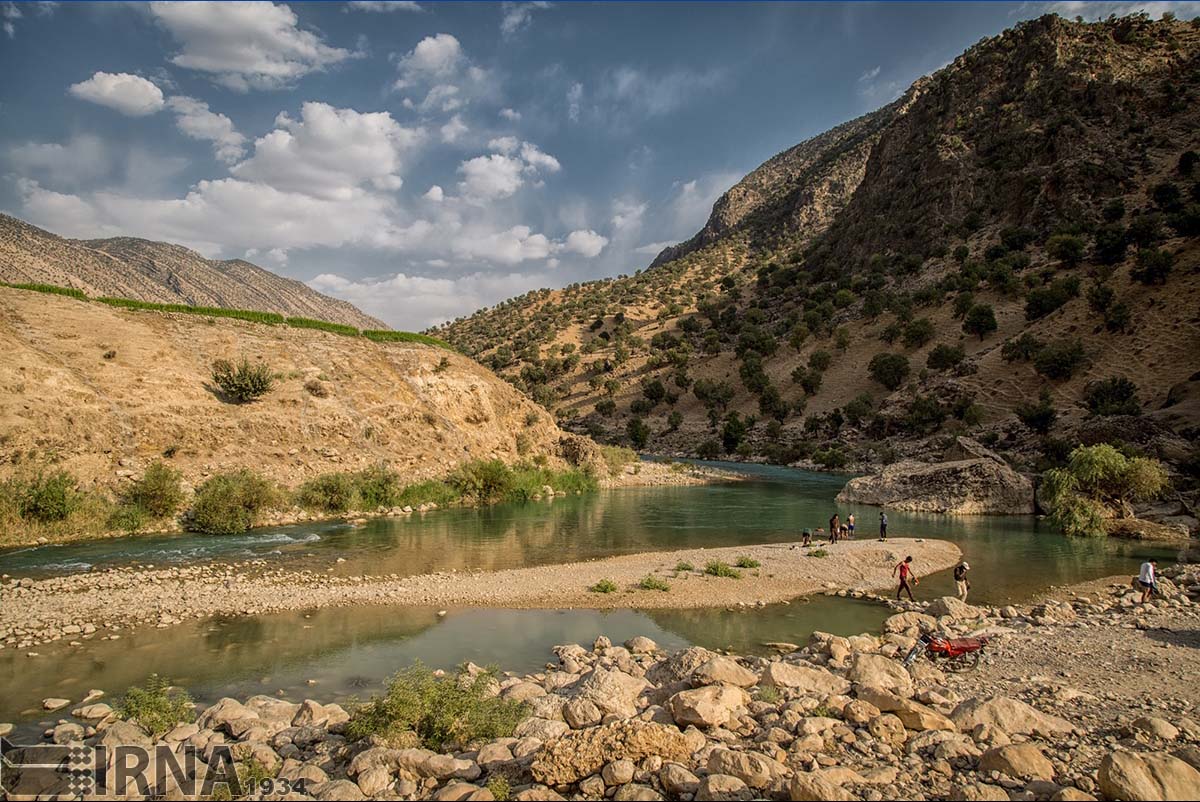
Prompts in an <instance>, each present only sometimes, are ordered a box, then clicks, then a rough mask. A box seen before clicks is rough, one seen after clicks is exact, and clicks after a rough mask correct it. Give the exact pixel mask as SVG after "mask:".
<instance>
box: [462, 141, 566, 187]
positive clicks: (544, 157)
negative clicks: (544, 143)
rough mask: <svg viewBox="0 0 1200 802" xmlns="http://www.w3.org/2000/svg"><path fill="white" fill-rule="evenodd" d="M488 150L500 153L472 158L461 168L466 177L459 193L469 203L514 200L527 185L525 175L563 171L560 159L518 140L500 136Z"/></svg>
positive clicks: (489, 144) (463, 176) (533, 145)
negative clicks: (514, 196) (517, 192)
mask: <svg viewBox="0 0 1200 802" xmlns="http://www.w3.org/2000/svg"><path fill="white" fill-rule="evenodd" d="M488 148H489V149H490V150H494V151H496V152H495V153H490V154H488V155H486V156H476V157H475V158H473V159H468V160H467V161H464V162H463V163H462V164H460V165H459V167H458V172H459V174H460V175H462V181H460V182H459V184H458V190H459V194H460V195H462V197H463V198H464V199H465V200H466V201H467V202H469V203H485V202H488V201H494V200H499V199H501V198H507V197H510V196H511V195H514V194H515V193H516V191H517V190H518V189H520V188H521V186H522V185H524V183H525V176H529V175H537V174H538V173H540V172H547V173H557V172H558V171H559V170H560V169H562V165H561V164H560V163H559V161H558V159H556V158H554V157H553V156H551V155H550V154H549V153H545V152H543V151H542V150H541V149H540V148H538V146H537V145H535V144H533V143H532V142H520V141H519V140H518V139H517V138H516V137H512V136H502V137H497V138H495V139H492V140H491V141H489V142H488Z"/></svg>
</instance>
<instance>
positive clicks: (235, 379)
mask: <svg viewBox="0 0 1200 802" xmlns="http://www.w3.org/2000/svg"><path fill="white" fill-rule="evenodd" d="M212 380H213V382H214V383H215V384H216V385H217V386H218V387H220V388H221V392H223V393H224V394H225V395H227V396H228V397H229V398H231V399H233V401H234V402H235V403H238V404H245V403H247V402H249V401H253V400H254V399H256V398H260V397H262V396H264V395H266V394H267V393H269V392H270V391H271V386H272V385H273V384H274V377H273V376H272V375H271V370H270V368H268V367H267V366H266V365H255V364H254V363H252V362H251V361H250V360H248V359H246V358H245V357H243V358H242V360H241V361H240V362H238V364H237V365H234V364H233V363H232V362H230V361H229V360H227V359H218V360H217V361H216V362H213V364H212Z"/></svg>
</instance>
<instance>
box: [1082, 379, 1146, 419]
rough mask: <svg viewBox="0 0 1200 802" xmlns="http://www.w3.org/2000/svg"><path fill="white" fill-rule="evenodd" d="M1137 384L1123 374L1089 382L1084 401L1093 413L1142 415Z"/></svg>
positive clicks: (1084, 392)
mask: <svg viewBox="0 0 1200 802" xmlns="http://www.w3.org/2000/svg"><path fill="white" fill-rule="evenodd" d="M1137 390H1138V388H1137V385H1136V384H1134V383H1133V382H1131V381H1130V380H1129V379H1126V378H1124V377H1123V376H1121V377H1118V376H1114V377H1112V378H1108V379H1103V380H1102V381H1094V382H1089V383H1088V386H1087V387H1086V388H1084V391H1083V403H1084V405H1085V406H1086V407H1087V408H1088V410H1089V411H1090V412H1091V413H1092V414H1093V415H1140V414H1142V405H1141V402H1139V401H1138V397H1137Z"/></svg>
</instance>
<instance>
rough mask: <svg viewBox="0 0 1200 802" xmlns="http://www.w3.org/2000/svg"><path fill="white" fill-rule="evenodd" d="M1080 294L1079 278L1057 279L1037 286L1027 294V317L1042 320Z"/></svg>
mask: <svg viewBox="0 0 1200 802" xmlns="http://www.w3.org/2000/svg"><path fill="white" fill-rule="evenodd" d="M1078 296H1079V278H1078V277H1077V276H1068V277H1064V278H1059V279H1055V280H1054V281H1052V282H1050V283H1049V284H1047V285H1046V286H1044V287H1035V288H1034V289H1032V290H1030V291H1029V292H1028V293H1026V295H1025V319H1026V320H1040V319H1041V318H1044V317H1045V316H1046V315H1048V314H1050V313H1051V312H1054V311H1055V310H1057V309H1059V308H1060V307H1062V306H1063V305H1064V304H1066V303H1067V302H1068V301H1070V300H1071V299H1072V298H1076V297H1078Z"/></svg>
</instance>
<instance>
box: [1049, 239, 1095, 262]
mask: <svg viewBox="0 0 1200 802" xmlns="http://www.w3.org/2000/svg"><path fill="white" fill-rule="evenodd" d="M1084 247H1085V246H1084V242H1083V240H1082V239H1080V238H1079V237H1076V236H1073V235H1071V234H1055V235H1054V236H1052V237H1051V238H1050V239H1048V240H1046V253H1048V254H1050V256H1052V257H1054V258H1055V259H1058V260H1059V261H1060V262H1062V263H1063V264H1065V265H1067V266H1068V267H1074V266H1075V265H1077V264H1079V263H1080V262H1081V261H1082V260H1083V253H1084Z"/></svg>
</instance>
